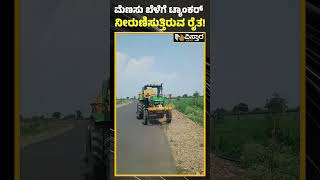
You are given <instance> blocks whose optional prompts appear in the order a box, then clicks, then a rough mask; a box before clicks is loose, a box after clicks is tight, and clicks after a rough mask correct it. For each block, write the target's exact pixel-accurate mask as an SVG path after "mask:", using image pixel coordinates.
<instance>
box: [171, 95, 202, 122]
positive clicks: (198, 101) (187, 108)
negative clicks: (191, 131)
mask: <svg viewBox="0 0 320 180" xmlns="http://www.w3.org/2000/svg"><path fill="white" fill-rule="evenodd" d="M171 103H172V106H173V108H174V109H176V110H178V111H179V112H181V113H183V114H185V115H186V116H187V117H188V118H189V119H191V120H192V121H194V122H196V123H198V124H199V125H200V126H202V127H203V108H204V107H203V96H200V95H199V93H198V92H195V93H193V95H192V96H188V95H187V94H184V95H182V96H177V97H174V98H172V99H171Z"/></svg>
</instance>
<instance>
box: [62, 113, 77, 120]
mask: <svg viewBox="0 0 320 180" xmlns="http://www.w3.org/2000/svg"><path fill="white" fill-rule="evenodd" d="M63 119H64V120H73V119H76V115H74V114H68V115H66V116H64V117H63Z"/></svg>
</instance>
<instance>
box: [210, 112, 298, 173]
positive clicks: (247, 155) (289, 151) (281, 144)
mask: <svg viewBox="0 0 320 180" xmlns="http://www.w3.org/2000/svg"><path fill="white" fill-rule="evenodd" d="M210 126H211V127H210V132H211V134H212V135H211V136H210V138H211V139H210V141H211V142H210V144H211V149H213V150H214V151H215V153H216V154H217V155H219V156H221V157H227V158H230V159H233V160H235V161H236V162H238V165H239V166H241V167H243V168H244V169H246V170H247V172H248V175H249V176H250V177H251V178H252V179H296V178H297V177H298V170H299V113H298V112H290V113H284V114H275V115H271V114H268V113H264V114H244V115H240V116H237V115H232V114H229V115H224V117H223V119H219V120H216V121H213V120H212V121H211V123H210Z"/></svg>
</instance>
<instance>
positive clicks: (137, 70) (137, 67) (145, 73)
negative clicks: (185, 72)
mask: <svg viewBox="0 0 320 180" xmlns="http://www.w3.org/2000/svg"><path fill="white" fill-rule="evenodd" d="M116 61H117V62H116V63H117V96H118V97H126V96H129V97H132V96H134V95H136V94H137V93H138V91H139V90H140V88H141V87H142V86H143V85H144V84H146V83H153V82H155V83H162V82H163V83H165V86H166V87H170V86H172V87H173V86H174V83H175V82H176V81H177V79H178V77H179V74H178V73H177V72H164V71H161V69H159V68H158V67H157V65H156V59H155V57H152V56H145V57H141V58H131V57H129V56H128V55H126V54H124V53H121V52H117V57H116ZM165 89H167V88H165ZM167 90H168V89H167ZM168 92H169V91H168Z"/></svg>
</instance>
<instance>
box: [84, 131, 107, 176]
mask: <svg viewBox="0 0 320 180" xmlns="http://www.w3.org/2000/svg"><path fill="white" fill-rule="evenodd" d="M89 132H90V134H89V136H90V137H88V138H90V139H88V142H87V143H89V144H88V145H87V148H86V150H87V159H88V161H87V165H88V168H89V171H90V175H91V177H92V178H93V179H107V176H106V175H107V174H108V173H107V172H106V164H105V156H104V144H103V139H104V138H103V132H102V131H101V130H100V129H94V128H93V129H91V130H90V131H89Z"/></svg>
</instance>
